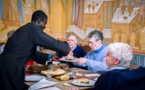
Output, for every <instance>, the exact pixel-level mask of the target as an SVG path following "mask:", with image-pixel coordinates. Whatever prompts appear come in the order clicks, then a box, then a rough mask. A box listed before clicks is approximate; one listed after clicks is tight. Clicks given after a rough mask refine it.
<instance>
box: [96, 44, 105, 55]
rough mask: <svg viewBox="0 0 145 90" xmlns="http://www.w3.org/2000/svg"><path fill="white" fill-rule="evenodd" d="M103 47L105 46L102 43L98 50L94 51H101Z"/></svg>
mask: <svg viewBox="0 0 145 90" xmlns="http://www.w3.org/2000/svg"><path fill="white" fill-rule="evenodd" d="M104 47H105V46H104V45H102V46H101V47H100V48H99V49H98V50H96V51H95V53H99V52H101V51H102V50H103V48H104Z"/></svg>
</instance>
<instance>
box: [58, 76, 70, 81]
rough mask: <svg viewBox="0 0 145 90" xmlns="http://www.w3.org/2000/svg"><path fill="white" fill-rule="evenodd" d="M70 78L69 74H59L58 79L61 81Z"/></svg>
mask: <svg viewBox="0 0 145 90" xmlns="http://www.w3.org/2000/svg"><path fill="white" fill-rule="evenodd" d="M69 79H70V76H69V75H66V74H65V75H62V76H60V80H63V81H67V80H69Z"/></svg>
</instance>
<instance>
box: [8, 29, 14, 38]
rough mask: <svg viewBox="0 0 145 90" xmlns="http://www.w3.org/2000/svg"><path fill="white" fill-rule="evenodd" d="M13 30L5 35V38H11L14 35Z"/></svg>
mask: <svg viewBox="0 0 145 90" xmlns="http://www.w3.org/2000/svg"><path fill="white" fill-rule="evenodd" d="M14 32H15V30H11V31H9V32H8V33H7V37H8V38H9V37H11V36H12V35H13V34H14Z"/></svg>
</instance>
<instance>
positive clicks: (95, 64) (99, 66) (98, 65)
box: [85, 57, 109, 71]
mask: <svg viewBox="0 0 145 90" xmlns="http://www.w3.org/2000/svg"><path fill="white" fill-rule="evenodd" d="M85 64H86V65H87V66H89V67H91V68H93V69H94V70H97V71H107V70H108V69H109V67H108V66H107V65H106V57H104V59H103V61H95V60H90V59H87V60H86V63H85Z"/></svg>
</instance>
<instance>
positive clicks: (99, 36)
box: [88, 30, 104, 41]
mask: <svg viewBox="0 0 145 90" xmlns="http://www.w3.org/2000/svg"><path fill="white" fill-rule="evenodd" d="M88 37H89V38H92V37H94V38H95V40H96V41H98V40H101V41H103V38H104V37H103V33H102V32H101V31H99V30H94V31H91V32H90V33H89V34H88Z"/></svg>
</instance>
